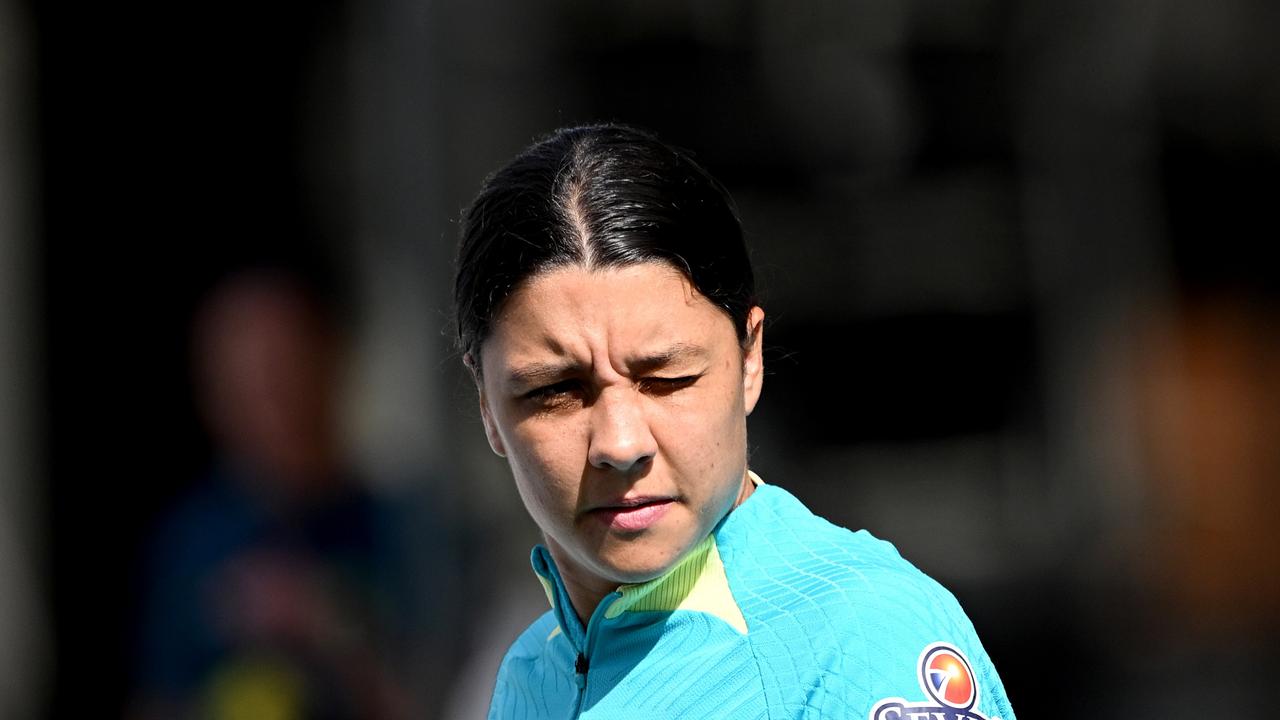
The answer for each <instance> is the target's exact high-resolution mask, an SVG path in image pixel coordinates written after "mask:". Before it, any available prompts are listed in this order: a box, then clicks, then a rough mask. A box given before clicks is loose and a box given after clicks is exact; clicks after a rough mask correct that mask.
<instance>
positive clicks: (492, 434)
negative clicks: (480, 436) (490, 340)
mask: <svg viewBox="0 0 1280 720" xmlns="http://www.w3.org/2000/svg"><path fill="white" fill-rule="evenodd" d="M462 363H463V364H464V365H466V366H467V369H468V370H470V371H471V379H472V381H474V382H475V384H476V392H477V393H478V394H479V396H480V420H481V421H482V422H483V423H484V435H485V437H486V438H487V439H488V440H489V447H490V448H492V449H493V452H494V454H496V455H497V456H498V457H506V456H507V449H506V447H505V446H504V445H503V444H502V436H501V435H499V434H498V424H497V423H495V422H494V421H493V411H492V410H490V409H489V398H488V396H487V395H486V394H485V391H484V376H483V375H482V374H481V373H480V366H479V365H478V364H477V363H476V358H475V356H474V355H472V354H471V353H466V354H465V355H463V356H462Z"/></svg>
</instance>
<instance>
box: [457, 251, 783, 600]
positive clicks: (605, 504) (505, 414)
mask: <svg viewBox="0 0 1280 720" xmlns="http://www.w3.org/2000/svg"><path fill="white" fill-rule="evenodd" d="M763 319H764V311H763V310H761V309H760V308H758V307H756V308H752V310H751V312H750V313H749V316H748V318H747V337H748V338H749V339H748V341H747V342H746V343H745V346H744V344H743V343H741V342H740V341H739V339H738V334H737V332H736V331H735V328H734V327H733V321H732V320H730V318H729V316H728V315H727V314H726V313H725V312H724V311H722V310H720V309H719V308H717V307H716V306H714V305H712V304H711V302H709V301H708V300H707V299H706V298H705V297H703V296H702V295H701V294H700V293H698V292H697V291H696V290H695V289H694V288H693V286H692V285H691V284H690V283H689V281H688V279H687V278H686V277H685V276H684V275H683V274H681V273H680V272H679V271H677V270H676V269H674V268H673V267H671V266H669V265H666V264H664V263H644V264H639V265H631V266H627V267H623V268H616V269H586V268H582V267H577V266H572V267H566V268H559V269H555V270H552V271H549V272H547V273H544V274H542V275H539V276H535V277H534V278H532V279H531V280H529V281H528V282H526V283H525V284H523V285H522V286H521V287H520V288H519V289H517V291H516V292H515V293H513V294H512V295H511V296H510V297H509V298H508V299H507V301H506V303H505V304H504V306H503V309H502V312H501V313H500V315H499V316H498V318H497V319H496V321H495V322H494V323H493V325H492V329H491V333H490V335H489V337H488V338H486V339H485V341H484V343H483V345H482V347H481V358H480V361H479V364H477V363H476V362H474V360H473V361H472V362H471V366H472V369H473V371H475V372H476V382H477V385H478V386H479V389H480V410H481V416H482V418H483V420H484V426H485V432H486V434H487V436H488V439H489V444H490V446H491V447H492V448H493V451H494V452H496V453H497V454H498V455H500V456H502V457H504V458H506V459H507V462H508V463H509V464H510V466H511V472H512V475H513V476H514V478H515V482H516V487H517V489H518V490H519V492H520V497H521V499H522V500H523V501H524V504H525V507H526V508H527V509H528V511H529V514H530V515H531V516H532V517H533V520H534V522H536V523H537V524H538V527H539V528H541V530H542V532H543V534H544V535H545V537H546V541H547V547H548V549H549V550H550V551H551V555H552V557H553V558H554V559H555V561H556V565H557V567H558V568H559V569H560V573H561V576H562V577H563V578H564V581H565V586H566V588H567V589H568V592H569V596H570V599H571V600H572V602H573V605H574V609H575V610H576V611H577V614H578V616H579V618H580V619H584V620H585V618H587V617H590V615H591V613H592V612H593V611H594V610H595V607H596V606H597V605H598V604H599V603H600V600H601V598H603V597H604V596H605V595H607V594H609V593H610V592H612V591H614V590H615V589H616V588H617V586H618V585H620V584H627V583H638V582H644V581H647V580H651V579H653V578H655V577H658V576H659V575H661V574H663V573H664V572H666V571H667V570H668V569H670V568H671V567H672V566H673V565H675V564H676V563H677V562H678V561H679V560H680V559H681V558H682V557H684V555H685V554H686V553H688V552H689V551H690V550H691V549H692V548H693V547H694V546H695V545H696V544H697V543H698V542H700V541H701V540H702V539H703V538H705V537H706V536H707V535H708V534H710V532H711V530H712V528H713V527H715V525H716V524H717V523H718V522H719V521H720V520H721V519H722V518H723V517H724V516H725V515H726V514H727V513H728V512H729V511H730V510H732V509H733V508H734V507H736V506H737V505H738V504H740V503H741V502H742V501H743V500H745V499H746V498H747V496H749V495H750V494H751V491H752V489H753V488H754V485H753V484H752V483H751V481H750V479H749V477H748V475H747V425H746V420H747V416H748V415H750V414H751V411H752V409H754V408H755V405H756V401H757V400H758V399H759V397H760V386H761V382H762V375H763V362H762V358H761V352H760V347H761V339H762V335H763V328H762V323H763Z"/></svg>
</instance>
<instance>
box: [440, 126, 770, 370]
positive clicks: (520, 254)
mask: <svg viewBox="0 0 1280 720" xmlns="http://www.w3.org/2000/svg"><path fill="white" fill-rule="evenodd" d="M655 261H657V262H665V263H668V264H670V265H672V266H674V267H675V268H676V269H678V270H680V271H681V272H682V273H684V274H685V276H686V277H688V279H689V282H690V283H692V284H693V286H694V288H696V289H697V290H698V292H700V293H701V294H702V295H703V296H705V297H706V298H707V299H708V300H710V301H711V302H712V303H713V304H714V305H716V306H717V307H719V308H721V309H722V310H724V312H725V313H726V314H727V315H728V316H729V318H730V319H731V320H732V321H733V324H734V327H735V329H736V330H737V332H738V338H739V340H741V341H743V342H745V341H746V340H747V337H746V332H747V328H746V326H747V314H748V313H749V312H750V311H751V308H752V307H753V306H754V305H755V304H756V296H755V279H754V275H753V274H752V271H751V261H750V259H749V258H748V257H747V248H746V245H745V243H744V242H743V239H742V227H741V225H740V223H739V222H738V217H737V213H736V212H735V210H734V207H733V201H732V200H731V199H730V198H729V194H728V193H727V192H726V191H725V189H724V188H723V187H721V185H720V183H718V182H716V180H715V179H714V178H712V177H711V175H709V174H708V173H707V171H706V170H704V169H702V167H701V166H699V165H698V164H697V163H696V162H694V161H693V159H692V158H691V157H690V156H689V155H688V154H687V153H685V152H682V151H680V150H677V149H676V148H673V147H671V146H669V145H667V144H665V143H663V142H662V141H660V140H658V139H657V138H656V137H654V136H653V135H651V134H649V133H646V132H643V131H640V130H636V129H634V128H629V127H625V126H619V125H593V126H587V127H576V128H566V129H561V130H557V131H556V132H554V133H552V134H551V135H550V136H548V137H547V138H545V139H543V140H540V141H538V142H536V143H534V144H533V145H531V146H530V147H529V148H527V149H525V150H524V152H522V153H520V154H519V155H517V156H516V157H515V159H513V160H512V161H511V162H510V163H508V164H507V165H506V166H505V167H503V168H502V169H500V170H498V171H497V172H496V173H494V174H492V175H490V176H489V177H488V179H486V180H485V183H484V187H483V188H482V189H481V190H480V194H479V195H477V196H476V199H475V200H474V201H473V202H472V203H471V207H470V208H469V209H467V211H466V212H465V213H464V214H463V218H462V241H461V244H460V246H459V248H458V261H457V275H456V277H455V280H454V291H453V292H454V303H455V312H456V313H457V326H458V327H457V329H458V344H459V347H460V349H461V350H462V352H463V353H469V354H470V355H471V356H472V358H477V359H478V351H479V349H480V344H481V343H482V342H484V339H485V338H486V337H487V336H488V334H489V330H490V325H491V323H492V321H493V318H494V317H495V316H496V314H497V313H498V311H499V310H500V309H501V306H502V303H503V302H504V301H505V300H506V299H507V298H508V297H509V296H510V295H511V293H513V292H514V291H515V290H516V288H517V287H519V285H520V284H521V283H522V282H524V281H525V280H527V279H529V278H530V277H533V276H535V275H538V274H540V273H543V272H546V271H548V270H551V269H554V268H557V267H563V266H566V265H580V266H582V267H586V268H612V267H621V266H624V265H634V264H638V263H645V262H655Z"/></svg>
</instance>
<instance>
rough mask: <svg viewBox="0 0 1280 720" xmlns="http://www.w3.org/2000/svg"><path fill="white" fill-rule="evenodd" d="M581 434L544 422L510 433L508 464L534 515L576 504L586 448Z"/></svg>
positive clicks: (520, 425)
mask: <svg viewBox="0 0 1280 720" xmlns="http://www.w3.org/2000/svg"><path fill="white" fill-rule="evenodd" d="M579 434H580V433H578V432H575V431H574V429H573V428H572V427H565V426H564V424H557V423H550V422H546V421H543V420H539V421H526V422H524V423H521V424H518V425H516V426H515V428H514V429H513V432H512V433H510V435H509V439H508V441H507V442H508V444H510V445H511V447H509V448H508V455H507V460H508V462H509V463H510V465H511V471H512V474H513V475H514V476H515V478H516V482H517V483H518V485H519V488H520V494H521V496H522V497H523V498H524V500H525V504H526V505H527V506H529V510H530V511H531V512H536V509H535V507H534V506H535V505H536V506H537V507H538V508H542V509H544V510H545V511H547V512H551V513H555V512H556V511H557V510H563V508H565V507H566V506H572V505H573V504H575V503H576V502H577V496H578V486H579V484H580V478H581V476H582V468H583V465H584V464H585V462H586V448H585V444H584V443H583V442H582V441H581V440H579V439H578V435H579Z"/></svg>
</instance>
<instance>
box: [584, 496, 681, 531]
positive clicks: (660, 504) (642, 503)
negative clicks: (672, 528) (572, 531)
mask: <svg viewBox="0 0 1280 720" xmlns="http://www.w3.org/2000/svg"><path fill="white" fill-rule="evenodd" d="M675 502H676V501H675V499H674V498H669V497H642V498H627V499H624V500H619V501H617V502H613V503H610V504H608V505H605V506H602V507H598V508H594V509H592V510H591V511H589V512H588V513H587V514H588V515H590V516H591V517H594V518H596V519H597V520H598V521H600V522H602V523H604V524H605V525H606V526H608V527H609V528H610V529H613V530H616V531H618V532H624V533H635V532H641V531H643V530H647V529H649V528H650V527H652V526H653V525H654V524H655V523H657V522H658V520H660V519H662V516H663V515H666V514H667V510H670V509H671V506H672V505H675Z"/></svg>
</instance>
